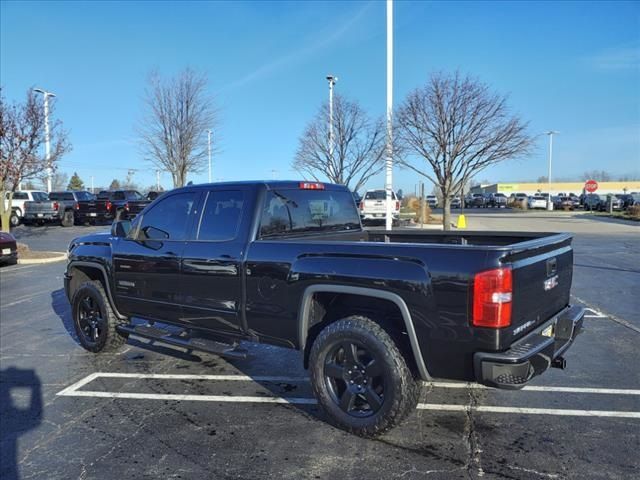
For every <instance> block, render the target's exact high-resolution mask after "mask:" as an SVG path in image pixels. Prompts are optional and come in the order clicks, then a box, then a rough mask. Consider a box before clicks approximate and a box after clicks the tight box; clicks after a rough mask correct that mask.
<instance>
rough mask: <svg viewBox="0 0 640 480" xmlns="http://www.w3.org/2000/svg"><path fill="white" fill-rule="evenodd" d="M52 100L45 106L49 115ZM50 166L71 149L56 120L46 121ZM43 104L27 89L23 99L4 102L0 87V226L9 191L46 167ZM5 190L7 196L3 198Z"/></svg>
mask: <svg viewBox="0 0 640 480" xmlns="http://www.w3.org/2000/svg"><path fill="white" fill-rule="evenodd" d="M54 109H55V103H53V102H52V103H51V104H50V107H49V113H50V116H51V115H52V114H53V112H54ZM49 128H50V143H51V153H50V162H51V166H52V167H54V168H55V164H56V162H57V161H58V160H59V159H60V157H62V156H63V155H64V154H65V153H67V152H68V151H70V150H71V144H70V143H69V140H68V137H67V133H66V132H65V131H64V130H63V129H62V123H61V122H60V121H59V120H54V121H53V122H49ZM43 144H44V108H43V104H42V100H41V99H40V98H39V97H37V96H36V95H35V94H34V93H33V89H29V90H28V91H27V98H26V100H25V102H24V103H15V102H14V103H11V104H9V103H7V101H6V100H5V98H4V96H3V95H2V92H1V91H0V217H1V218H2V230H5V231H8V230H9V218H10V216H11V200H12V199H13V192H15V190H16V189H17V188H18V185H19V184H20V182H22V181H26V180H30V179H34V178H37V177H39V176H40V175H42V174H43V173H44V172H45V171H46V169H47V166H48V165H47V161H46V158H45V156H44V152H43V150H44V149H43V148H42V146H43ZM7 192H8V193H9V195H8V199H7V201H6V202H5V201H4V199H5V197H6V196H7V195H6V194H7Z"/></svg>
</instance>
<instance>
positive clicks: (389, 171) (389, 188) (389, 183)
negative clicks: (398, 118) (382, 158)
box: [385, 0, 393, 230]
mask: <svg viewBox="0 0 640 480" xmlns="http://www.w3.org/2000/svg"><path fill="white" fill-rule="evenodd" d="M392 112H393V0H387V145H386V156H387V158H386V162H385V163H386V182H385V190H386V193H387V215H386V217H387V218H386V220H387V221H386V229H387V230H391V229H392V227H393V217H392V214H393V213H392V212H393V208H392V201H393V199H392V197H391V195H392V192H393V130H392V128H393V123H392V117H391V115H392Z"/></svg>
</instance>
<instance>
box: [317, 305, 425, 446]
mask: <svg viewBox="0 0 640 480" xmlns="http://www.w3.org/2000/svg"><path fill="white" fill-rule="evenodd" d="M310 369H311V384H312V388H313V391H314V394H315V396H316V398H317V399H318V402H319V404H320V406H321V407H322V408H323V409H324V411H325V412H326V413H327V414H328V415H329V417H330V418H331V420H332V422H333V423H335V425H336V426H338V427H340V428H343V429H345V430H347V431H348V432H351V433H355V434H357V435H360V436H363V437H373V436H376V435H379V434H381V433H383V432H385V431H387V430H389V429H390V428H392V427H394V426H396V425H398V424H399V423H400V422H401V421H402V420H403V419H404V418H405V417H406V416H407V415H408V414H409V413H410V412H411V411H412V410H413V409H414V408H415V407H416V404H417V402H418V397H419V395H420V382H419V381H417V380H416V379H415V378H414V376H413V374H412V373H411V370H410V369H409V367H408V366H407V362H406V361H405V358H404V357H403V356H402V353H401V352H400V350H399V348H398V346H397V345H396V343H395V342H394V341H393V339H392V338H391V336H390V335H389V334H388V333H387V332H386V331H385V330H384V329H383V328H382V327H381V326H380V325H378V324H377V323H375V322H373V321H372V320H370V319H368V318H366V317H362V316H352V317H347V318H344V319H342V320H339V321H337V322H334V323H331V324H330V325H328V326H327V327H326V328H325V329H324V330H322V332H320V334H319V335H318V337H317V338H316V340H315V341H314V343H313V346H312V348H311V355H310Z"/></svg>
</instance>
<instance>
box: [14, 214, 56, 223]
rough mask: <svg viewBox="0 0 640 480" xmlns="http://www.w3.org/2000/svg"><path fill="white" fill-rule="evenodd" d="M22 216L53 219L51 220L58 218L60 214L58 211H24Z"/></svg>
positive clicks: (31, 218)
mask: <svg viewBox="0 0 640 480" xmlns="http://www.w3.org/2000/svg"><path fill="white" fill-rule="evenodd" d="M22 218H24V219H25V220H27V221H28V220H31V221H33V220H46V221H49V222H50V221H53V220H56V221H57V220H60V218H61V216H60V212H57V211H56V212H42V213H31V212H26V213H25V214H24V215H23V216H22Z"/></svg>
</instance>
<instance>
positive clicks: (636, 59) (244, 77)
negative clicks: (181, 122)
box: [0, 1, 640, 191]
mask: <svg viewBox="0 0 640 480" xmlns="http://www.w3.org/2000/svg"><path fill="white" fill-rule="evenodd" d="M0 13H1V15H0V18H1V19H0V81H1V83H2V86H3V87H4V91H5V95H6V96H7V97H8V98H9V99H22V97H23V96H24V92H25V91H26V89H27V88H28V87H29V86H33V85H35V86H41V87H43V88H46V89H48V90H50V91H53V92H55V93H56V94H57V95H58V99H57V111H56V115H57V117H58V118H60V119H62V120H63V122H64V124H65V126H66V128H67V129H68V130H70V133H71V140H72V142H73V145H74V150H73V152H72V153H70V154H69V155H68V156H66V157H65V158H64V159H63V160H62V162H61V164H60V168H61V170H63V171H66V172H68V173H72V172H73V171H77V172H78V173H79V174H80V176H81V177H82V178H83V179H84V180H85V183H88V182H89V177H90V176H91V175H94V177H95V185H96V186H99V185H106V184H108V183H109V182H110V181H111V179H112V178H114V177H117V178H124V177H125V176H126V173H127V169H128V168H136V169H139V170H138V171H137V172H136V173H135V176H134V181H136V182H137V183H139V184H140V185H141V186H147V185H151V184H153V183H155V174H154V173H153V168H152V167H150V166H149V165H148V164H146V163H145V162H144V161H143V159H142V158H141V156H140V154H139V152H138V148H137V146H136V139H135V133H134V126H135V124H136V122H137V121H138V120H139V119H140V117H141V116H142V110H141V109H142V102H141V98H142V96H143V92H144V87H145V82H146V78H147V75H148V73H149V71H150V70H151V69H154V68H156V69H158V70H159V71H160V72H161V73H162V74H164V75H172V74H175V73H176V72H178V71H180V70H181V69H183V68H184V67H187V66H188V67H191V68H194V69H196V70H199V71H202V72H205V73H206V74H207V75H208V77H209V88H210V93H211V95H213V96H214V97H215V99H216V102H217V104H218V106H219V107H220V124H219V127H218V130H217V131H216V134H215V141H217V142H219V143H218V147H219V149H220V150H221V151H220V152H219V153H218V154H216V156H215V158H214V178H216V179H218V178H222V179H224V180H236V179H256V178H272V177H274V176H275V177H276V178H296V177H297V175H296V174H295V172H293V171H292V170H291V162H292V159H293V156H294V154H295V151H296V147H297V144H298V138H299V136H300V135H301V133H302V132H303V130H304V127H305V125H306V123H307V122H308V121H309V120H310V118H311V117H312V116H313V115H314V114H315V112H316V111H317V109H318V107H319V105H320V103H321V102H322V101H324V100H325V99H326V97H327V84H326V80H325V78H324V77H325V76H326V74H328V73H333V74H335V75H337V76H338V77H339V78H340V80H339V82H338V84H337V85H336V89H337V91H338V92H340V93H342V94H344V95H347V96H349V97H351V98H355V99H358V100H359V101H360V102H361V103H362V104H363V105H364V106H365V107H366V108H367V110H368V111H369V112H370V113H371V114H372V115H383V114H384V111H385V88H386V87H385V59H386V56H385V3H384V2H380V1H373V2H297V3H296V2H291V3H287V2H275V3H269V2H246V3H241V2H233V3H224V2H204V1H202V2H169V1H166V2H150V1H148V2H139V3H135V2H126V3H125V2H122V3H119V2H58V3H56V2H43V3H38V2H6V1H2V3H1V11H0ZM394 41H395V50H394V51H395V60H396V62H395V66H394V72H395V92H394V101H395V103H396V104H398V103H399V102H400V101H401V100H402V99H403V98H404V96H405V95H406V94H407V92H408V91H410V90H411V89H413V88H415V87H417V86H419V85H421V84H422V83H424V82H425V81H426V79H427V78H428V76H429V74H430V73H432V72H434V71H452V70H456V69H458V70H460V71H461V72H464V73H470V74H472V75H475V76H477V77H479V78H480V79H481V80H482V81H484V82H486V83H488V84H490V85H491V86H492V87H493V88H494V89H495V90H496V91H498V92H500V93H504V94H508V95H509V99H510V100H509V103H510V105H511V107H512V109H513V111H514V112H517V113H519V114H520V115H521V116H522V117H523V118H524V119H525V120H528V121H530V126H531V131H532V133H538V132H542V131H544V130H548V129H554V130H559V131H560V132H561V133H560V135H559V136H558V137H557V138H556V141H555V142H554V173H553V176H554V177H555V176H558V177H569V176H572V175H580V174H581V173H582V172H584V171H586V170H592V169H605V170H607V171H610V172H611V173H613V174H627V173H630V174H636V175H640V3H638V2H615V1H607V2H577V1H576V2H426V1H425V2H408V1H402V2H400V1H397V2H395V38H394ZM546 169H547V158H546V140H545V139H541V140H540V142H539V145H538V148H537V150H536V152H535V153H534V154H533V155H532V156H531V157H530V158H527V159H524V160H523V159H514V160H512V161H509V162H506V163H503V164H501V165H499V166H495V167H492V168H491V169H490V170H486V171H485V172H484V173H482V174H480V177H481V178H482V179H485V178H486V179H488V180H493V181H517V180H520V181H522V180H526V179H530V180H533V181H535V180H536V179H537V177H538V176H541V175H545V174H546ZM273 170H275V172H273ZM206 176H207V175H206V172H203V173H202V174H201V175H194V176H193V177H192V179H193V181H194V182H201V181H205V180H206ZM395 179H396V181H395V182H394V183H395V184H396V187H397V188H403V189H404V190H405V191H408V190H413V188H414V185H415V183H416V182H417V176H416V174H415V173H412V172H409V171H398V170H396V172H395ZM162 183H163V185H164V186H165V187H168V186H170V176H169V175H168V174H166V173H165V174H163V176H162ZM383 183H384V178H383V175H380V176H378V177H376V178H374V179H373V180H372V181H371V182H370V183H369V185H368V186H370V187H374V188H375V187H381V186H382V185H383Z"/></svg>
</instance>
